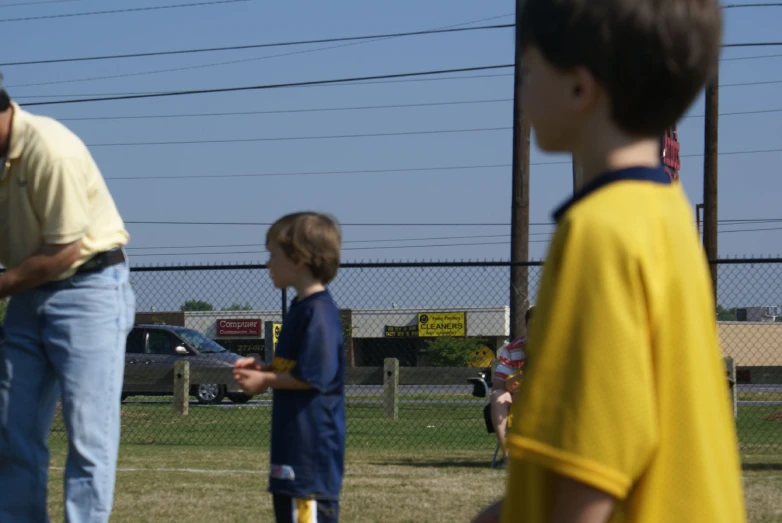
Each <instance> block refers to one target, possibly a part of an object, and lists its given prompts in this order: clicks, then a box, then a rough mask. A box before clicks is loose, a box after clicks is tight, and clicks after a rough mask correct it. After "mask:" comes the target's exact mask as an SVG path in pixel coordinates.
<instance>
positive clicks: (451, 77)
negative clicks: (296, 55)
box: [14, 73, 513, 105]
mask: <svg viewBox="0 0 782 523" xmlns="http://www.w3.org/2000/svg"><path fill="white" fill-rule="evenodd" d="M510 76H513V73H505V74H482V75H465V76H446V77H444V78H412V79H407V80H376V81H347V82H344V83H336V84H323V85H321V84H313V85H300V86H297V85H294V86H291V87H344V86H351V85H375V84H404V83H413V82H443V81H451V80H472V79H480V78H500V77H510ZM160 92H161V91H152V92H150V91H146V92H132V93H121V92H113V93H92V94H88V93H79V94H38V95H26V96H24V95H23V96H15V97H14V99H15V100H20V99H24V100H26V99H29V98H63V97H67V96H115V95H137V94H157V93H160ZM162 92H165V91H162ZM25 105H32V104H29V103H28V104H25Z"/></svg>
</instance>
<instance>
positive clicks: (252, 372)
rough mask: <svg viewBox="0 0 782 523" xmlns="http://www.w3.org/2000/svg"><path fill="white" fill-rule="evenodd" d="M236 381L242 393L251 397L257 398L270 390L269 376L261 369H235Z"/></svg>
mask: <svg viewBox="0 0 782 523" xmlns="http://www.w3.org/2000/svg"><path fill="white" fill-rule="evenodd" d="M250 359H252V358H250ZM234 380H235V381H236V383H238V384H239V387H240V388H241V389H242V391H244V393H245V394H247V395H249V396H256V395H258V394H261V393H262V392H265V391H266V389H268V388H269V384H268V383H267V381H268V380H267V374H266V373H265V372H263V371H261V370H260V368H258V369H255V368H252V369H240V368H234Z"/></svg>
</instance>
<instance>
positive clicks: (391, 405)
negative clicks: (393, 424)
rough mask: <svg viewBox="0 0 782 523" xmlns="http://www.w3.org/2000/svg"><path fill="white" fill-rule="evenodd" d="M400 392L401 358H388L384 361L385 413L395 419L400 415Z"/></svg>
mask: <svg viewBox="0 0 782 523" xmlns="http://www.w3.org/2000/svg"><path fill="white" fill-rule="evenodd" d="M398 394H399V360H398V359H396V358H386V359H385V360H384V361H383V414H384V415H385V417H386V418H391V419H393V420H394V421H396V419H397V418H398V416H399V407H398V405H397V396H398Z"/></svg>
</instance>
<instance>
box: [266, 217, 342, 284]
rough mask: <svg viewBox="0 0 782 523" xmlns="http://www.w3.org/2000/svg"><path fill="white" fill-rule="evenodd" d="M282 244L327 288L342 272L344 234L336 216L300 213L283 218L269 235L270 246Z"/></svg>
mask: <svg viewBox="0 0 782 523" xmlns="http://www.w3.org/2000/svg"><path fill="white" fill-rule="evenodd" d="M271 244H275V245H278V246H279V247H280V249H281V250H282V252H284V253H285V256H287V257H288V258H289V259H290V260H291V261H293V262H294V263H302V264H304V265H306V266H307V268H309V270H310V272H312V275H313V276H314V277H315V278H316V279H317V280H318V281H320V282H321V283H322V284H323V285H326V284H328V283H330V282H331V281H332V280H334V278H336V276H337V271H338V270H339V261H340V252H341V245H342V232H341V231H340V228H339V224H338V223H337V220H336V219H335V218H333V217H332V216H328V215H326V214H320V213H316V212H297V213H293V214H288V215H286V216H283V217H282V218H280V219H279V220H277V221H276V222H274V224H272V226H271V227H270V228H269V231H268V232H267V233H266V247H267V248H269V246H270V245H271Z"/></svg>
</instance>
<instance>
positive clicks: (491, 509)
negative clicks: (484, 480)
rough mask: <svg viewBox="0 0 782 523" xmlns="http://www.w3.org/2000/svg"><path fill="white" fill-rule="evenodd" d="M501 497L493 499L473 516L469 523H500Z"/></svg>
mask: <svg viewBox="0 0 782 523" xmlns="http://www.w3.org/2000/svg"><path fill="white" fill-rule="evenodd" d="M501 514H502V499H499V500H497V501H495V502H494V503H493V504H491V505H489V506H488V507H486V508H485V509H483V510H482V511H481V512H480V514H478V515H477V516H475V518H474V519H473V520H472V522H471V523H500V515H501Z"/></svg>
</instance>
